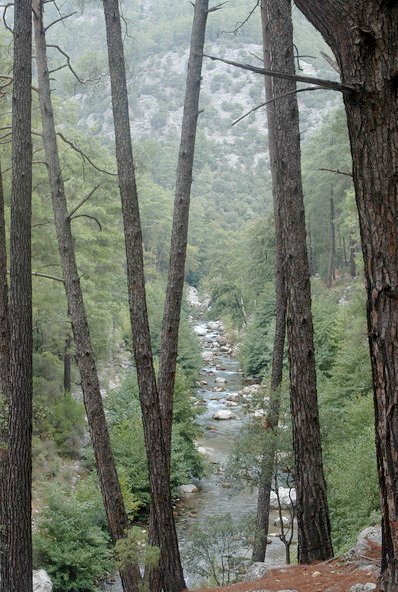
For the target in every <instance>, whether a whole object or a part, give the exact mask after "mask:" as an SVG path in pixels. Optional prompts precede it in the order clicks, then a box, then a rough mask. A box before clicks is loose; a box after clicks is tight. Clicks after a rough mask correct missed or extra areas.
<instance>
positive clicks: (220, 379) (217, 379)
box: [214, 376, 227, 384]
mask: <svg viewBox="0 0 398 592" xmlns="http://www.w3.org/2000/svg"><path fill="white" fill-rule="evenodd" d="M214 382H217V383H218V384H225V383H226V382H227V379H226V378H223V376H217V378H216V379H215V381H214Z"/></svg>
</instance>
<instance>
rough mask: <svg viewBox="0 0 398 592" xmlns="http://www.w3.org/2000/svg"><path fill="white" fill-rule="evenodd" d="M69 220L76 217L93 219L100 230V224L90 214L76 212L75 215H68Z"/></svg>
mask: <svg viewBox="0 0 398 592" xmlns="http://www.w3.org/2000/svg"><path fill="white" fill-rule="evenodd" d="M69 218H70V220H76V218H89V219H90V220H94V221H95V222H96V223H97V224H98V227H99V229H100V230H101V231H102V226H101V223H100V221H99V220H98V218H96V217H95V216H92V215H91V214H77V216H69Z"/></svg>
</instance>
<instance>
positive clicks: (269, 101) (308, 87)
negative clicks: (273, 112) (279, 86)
mask: <svg viewBox="0 0 398 592" xmlns="http://www.w3.org/2000/svg"><path fill="white" fill-rule="evenodd" d="M311 90H324V88H323V86H306V87H305V88H297V89H296V90H291V91H289V92H286V93H283V94H282V95H279V96H278V97H272V99H269V100H268V101H265V102H264V103H261V104H260V105H257V107H253V109H250V111H248V112H247V113H245V114H244V115H242V116H241V117H239V119H236V120H235V121H234V122H233V123H232V125H235V124H236V123H239V121H242V119H244V118H245V117H247V116H248V115H250V114H251V113H254V111H257V109H261V107H266V106H267V105H269V104H270V103H273V102H274V101H277V100H278V99H283V98H284V97H288V96H289V95H295V94H297V93H299V92H304V91H311Z"/></svg>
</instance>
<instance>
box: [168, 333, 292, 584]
mask: <svg viewBox="0 0 398 592" xmlns="http://www.w3.org/2000/svg"><path fill="white" fill-rule="evenodd" d="M194 331H195V332H196V333H197V334H199V336H200V337H201V341H202V346H203V359H204V364H205V366H204V367H203V369H202V371H201V377H200V380H201V381H202V386H201V388H198V391H197V395H198V397H199V398H201V399H203V400H204V401H205V403H206V410H205V412H204V413H203V414H202V415H201V416H199V418H198V421H199V423H200V424H201V425H202V426H203V428H204V429H203V436H202V438H201V439H200V441H199V442H198V445H199V446H200V450H201V451H203V452H204V453H205V456H206V458H207V460H208V461H209V462H210V463H211V464H213V465H214V468H215V470H214V471H212V472H211V473H210V474H209V475H208V476H206V477H205V478H204V479H202V480H201V481H199V482H195V485H197V486H198V488H199V491H198V492H197V493H192V494H187V495H186V496H185V498H184V503H183V506H182V510H181V511H180V513H179V516H178V519H177V531H178V535H179V542H180V549H181V555H182V559H183V562H184V554H185V553H184V551H185V550H186V546H187V544H189V540H190V527H191V526H192V525H193V523H195V522H202V521H203V520H205V519H206V518H207V517H210V516H214V517H217V516H221V515H223V514H227V513H230V514H231V516H232V517H233V519H234V520H239V519H240V518H243V517H244V516H245V515H247V514H248V513H250V512H253V513H254V512H255V511H256V503H257V491H253V490H251V489H249V488H247V489H245V490H243V491H240V492H237V491H236V490H234V489H232V488H230V484H229V483H228V475H226V474H225V472H224V471H225V465H226V463H227V461H228V455H229V453H230V451H231V446H232V443H233V441H234V439H235V437H236V435H237V434H238V432H239V429H240V427H241V426H242V422H243V421H244V418H245V412H244V410H243V408H242V406H241V405H240V402H239V398H237V397H234V396H233V395H234V393H238V392H239V391H241V390H242V389H243V387H244V386H245V385H244V382H243V377H242V373H241V371H240V370H239V363H238V361H237V360H236V359H235V358H233V357H232V356H231V355H230V347H229V346H228V344H226V339H225V336H224V334H223V329H222V325H221V323H218V322H210V323H207V324H206V323H202V322H200V323H196V324H195V325H194ZM224 381H225V382H224ZM204 383H207V384H204ZM221 389H223V390H221ZM229 399H237V401H235V400H229ZM217 411H230V412H231V413H232V414H233V416H234V418H233V419H224V420H220V419H214V417H213V416H214V415H215V414H216V413H217ZM226 485H227V487H226ZM277 516H278V515H277V512H276V511H272V512H271V515H270V532H271V533H272V531H274V532H275V531H277V530H278V529H277V528H276V527H272V524H273V522H274V520H275V519H276V518H277ZM271 540H272V544H270V545H269V546H268V549H267V562H270V563H275V564H282V563H284V562H285V550H284V545H283V543H282V542H281V541H280V539H279V538H278V537H272V539H271ZM184 567H185V566H184ZM185 577H186V582H187V585H188V586H189V587H193V586H195V585H199V583H200V582H199V581H198V580H197V579H196V578H195V576H194V575H193V574H191V573H190V572H189V568H187V567H185Z"/></svg>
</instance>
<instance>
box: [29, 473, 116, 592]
mask: <svg viewBox="0 0 398 592" xmlns="http://www.w3.org/2000/svg"><path fill="white" fill-rule="evenodd" d="M85 486H86V484H85V483H84V482H80V483H79V484H78V486H77V488H76V489H75V490H72V491H67V490H66V489H62V488H61V487H59V486H56V485H52V486H49V487H48V488H47V491H46V496H45V505H44V506H43V508H42V509H41V511H40V514H39V517H38V519H37V531H36V532H35V535H34V555H35V565H37V566H40V567H41V568H44V569H45V570H46V571H47V572H48V574H49V575H50V577H51V580H52V582H53V589H54V592H68V591H70V592H97V590H98V588H97V586H96V584H95V582H96V581H98V580H99V579H100V578H101V577H103V576H105V574H106V573H107V572H108V571H109V570H110V569H111V568H112V560H111V552H110V550H109V539H108V535H107V533H106V531H105V528H104V522H105V517H104V513H103V509H102V501H101V499H100V497H99V494H98V492H97V494H96V495H95V493H94V491H93V490H92V489H90V496H89V497H88V496H87V494H84V489H85Z"/></svg>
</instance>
